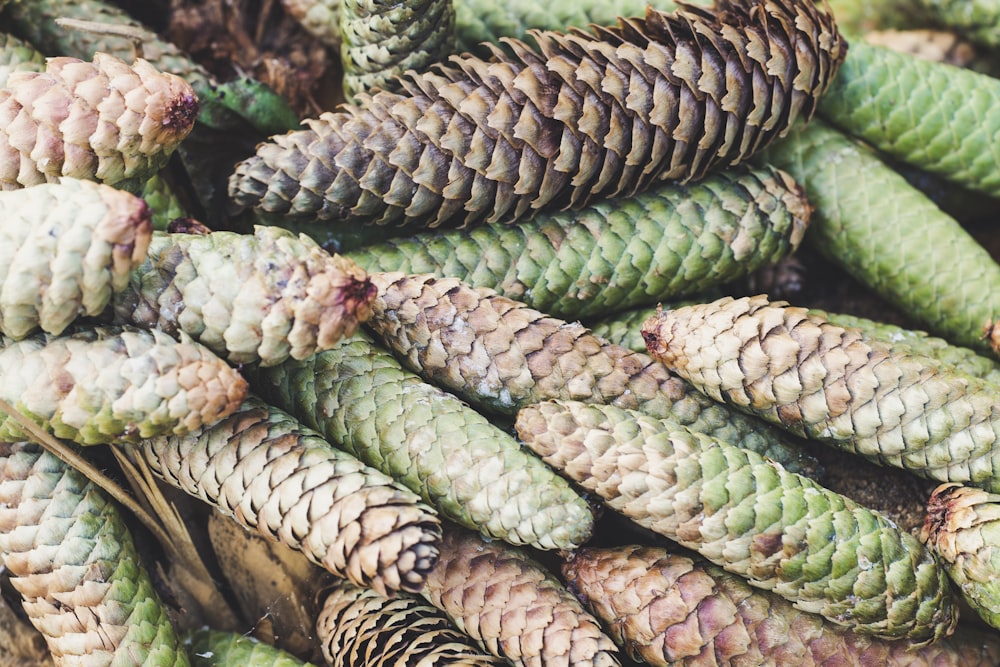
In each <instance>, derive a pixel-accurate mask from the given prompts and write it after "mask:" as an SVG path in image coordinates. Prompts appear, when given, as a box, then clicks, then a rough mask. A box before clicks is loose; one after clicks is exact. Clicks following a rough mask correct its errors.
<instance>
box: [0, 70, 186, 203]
mask: <svg viewBox="0 0 1000 667" xmlns="http://www.w3.org/2000/svg"><path fill="white" fill-rule="evenodd" d="M197 112H198V100H197V98H196V97H195V94H194V91H193V90H192V89H191V86H189V85H188V84H187V83H185V82H184V80H183V79H181V78H180V77H177V76H174V75H173V74H166V73H162V72H159V71H158V70H156V69H155V68H154V67H153V66H152V65H151V64H149V63H148V62H146V61H145V60H141V59H140V60H137V61H136V62H135V63H134V64H132V65H129V64H127V63H126V62H125V61H123V60H120V59H119V58H116V57H115V56H112V55H108V54H104V53H98V54H95V55H94V60H93V62H92V63H91V62H85V61H82V60H78V59H76V58H70V57H61V58H51V59H49V61H48V63H47V65H46V68H45V71H44V72H16V73H14V74H11V75H10V76H9V77H8V79H7V85H6V87H4V88H0V190H15V189H18V188H21V187H25V186H29V185H38V184H39V183H46V182H52V181H56V180H58V179H59V177H60V176H72V177H74V178H83V179H89V180H96V181H101V182H103V183H106V184H108V185H118V186H119V187H125V186H138V185H139V184H140V183H141V182H142V181H144V180H145V179H146V178H148V177H150V176H152V175H153V173H154V172H156V171H157V170H158V169H159V168H160V167H162V166H163V165H164V164H166V161H167V159H168V158H169V157H170V154H171V153H172V152H173V151H174V149H176V148H177V146H178V144H179V143H180V142H181V141H182V140H183V139H184V138H185V137H186V136H187V135H188V133H189V132H190V131H191V129H192V128H193V127H194V119H195V115H196V114H197Z"/></svg>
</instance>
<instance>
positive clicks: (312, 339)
mask: <svg viewBox="0 0 1000 667" xmlns="http://www.w3.org/2000/svg"><path fill="white" fill-rule="evenodd" d="M374 297H375V288H374V286H373V285H372V284H371V282H369V280H368V276H367V275H366V274H365V272H364V271H361V270H360V269H358V267H357V266H355V265H354V262H352V261H351V260H349V259H346V258H344V257H341V256H339V255H330V254H329V253H327V252H326V251H325V250H323V249H322V248H320V247H319V246H318V245H317V244H316V243H315V242H314V241H313V240H312V239H310V238H309V237H307V236H305V235H299V236H296V235H295V234H292V233H291V232H288V231H286V230H284V229H281V228H278V227H257V228H256V229H255V230H254V234H253V235H250V234H237V233H235V232H209V233H207V234H165V233H160V232H157V233H154V234H153V239H152V241H151V242H150V244H149V250H148V252H147V258H146V261H145V262H143V263H142V264H141V265H140V266H139V267H138V268H136V269H135V270H134V271H133V272H132V274H131V279H130V283H129V285H128V287H127V288H126V289H124V290H122V291H121V292H119V293H118V294H116V295H115V297H114V301H113V304H114V313H115V320H116V322H118V323H122V324H132V325H135V326H139V327H144V328H157V329H160V330H161V331H165V332H167V333H169V334H171V335H177V334H179V333H184V334H187V335H189V336H191V337H192V338H194V339H195V340H197V341H198V342H200V343H201V344H202V345H204V346H206V347H208V348H209V349H211V350H212V351H213V352H215V353H216V354H219V355H220V356H223V357H225V358H226V359H227V360H228V361H230V362H231V363H233V364H245V363H254V362H260V363H262V364H264V365H265V366H272V365H274V364H278V363H281V362H282V361H284V360H285V359H287V358H288V357H292V358H293V359H303V358H305V357H308V356H309V355H311V354H315V353H316V351H317V350H324V349H328V348H329V347H331V346H332V345H334V344H335V343H336V342H337V341H338V340H340V339H341V338H342V337H344V336H350V335H351V334H352V333H354V331H355V330H357V328H358V326H359V324H360V323H361V322H363V321H364V320H366V319H368V317H369V316H370V315H371V301H372V299H373V298H374Z"/></svg>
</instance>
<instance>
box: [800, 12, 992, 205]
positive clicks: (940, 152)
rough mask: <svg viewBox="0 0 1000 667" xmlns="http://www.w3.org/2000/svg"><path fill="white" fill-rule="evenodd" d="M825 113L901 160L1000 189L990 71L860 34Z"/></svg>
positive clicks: (965, 183) (988, 189) (971, 185)
mask: <svg viewBox="0 0 1000 667" xmlns="http://www.w3.org/2000/svg"><path fill="white" fill-rule="evenodd" d="M998 7H1000V5H998ZM998 34H1000V33H998ZM819 111H820V113H821V114H822V116H823V118H824V119H826V120H827V121H829V122H830V123H832V124H833V125H836V126H837V127H839V128H840V129H841V130H843V131H844V132H846V133H847V134H851V135H853V136H856V137H859V138H861V139H864V140H865V141H867V142H868V143H870V144H872V145H873V146H875V147H876V148H877V149H878V150H880V151H882V152H883V153H885V154H887V155H890V156H892V157H894V158H896V159H897V160H900V161H902V162H906V163H907V164H910V165H913V166H914V167H918V168H920V169H923V170H925V171H928V172H930V173H932V174H937V175H939V176H942V177H944V178H946V179H948V180H950V181H952V182H953V183H957V184H959V185H962V186H964V187H966V188H970V189H973V190H977V191H980V192H985V193H986V194H988V195H992V196H997V195H1000V150H997V149H994V148H993V138H994V137H995V136H996V135H997V133H1000V81H998V80H997V79H996V78H994V77H992V76H988V75H986V74H980V73H978V72H973V71H972V70H968V69H962V68H959V67H954V66H952V65H947V64H944V63H935V62H931V61H929V60H924V59H922V58H916V57H914V56H911V55H908V54H904V53H897V52H895V51H892V50H891V49H887V48H884V47H879V46H873V45H871V44H867V43H865V42H864V41H863V40H855V41H854V42H852V46H851V54H850V56H848V57H847V59H846V60H845V61H844V65H843V67H841V69H840V72H839V73H838V75H837V77H836V80H835V81H834V82H833V83H832V84H831V86H830V89H829V90H828V91H827V94H826V95H825V96H824V98H823V100H822V102H821V103H820V106H819Z"/></svg>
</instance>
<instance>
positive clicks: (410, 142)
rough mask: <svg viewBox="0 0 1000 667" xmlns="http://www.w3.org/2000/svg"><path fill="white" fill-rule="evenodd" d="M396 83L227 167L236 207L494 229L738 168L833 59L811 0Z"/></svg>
mask: <svg viewBox="0 0 1000 667" xmlns="http://www.w3.org/2000/svg"><path fill="white" fill-rule="evenodd" d="M533 37H534V39H535V40H536V41H537V43H538V44H539V50H538V51H533V50H532V49H531V48H530V47H529V46H528V45H527V44H525V43H524V42H521V41H518V40H513V39H511V40H506V46H507V50H505V51H504V50H501V49H500V48H494V56H493V58H492V59H491V60H489V61H485V60H481V59H479V58H475V57H473V56H469V55H465V56H456V57H453V58H451V61H450V65H448V66H443V67H440V68H436V69H433V70H430V71H427V72H423V73H409V74H408V75H407V78H405V79H403V80H401V81H400V84H401V85H402V86H403V88H404V92H403V93H401V94H395V93H388V92H378V93H376V94H375V95H373V96H371V97H367V96H361V97H359V100H360V101H361V102H362V105H359V106H346V107H344V108H343V109H342V110H341V111H338V112H336V113H326V114H323V115H321V116H320V118H319V119H318V120H313V121H309V122H308V125H309V128H310V129H308V130H303V131H298V132H291V133H289V134H286V135H283V136H278V137H274V138H273V140H272V141H271V142H269V143H264V144H262V145H261V146H259V147H258V151H257V155H255V156H253V157H251V158H249V159H247V160H245V161H243V162H242V163H240V164H239V165H237V168H236V172H235V173H234V174H233V175H232V176H231V177H230V182H229V191H230V195H231V196H232V198H233V199H234V201H235V204H236V205H237V206H238V207H256V208H258V209H262V210H264V211H268V212H273V213H280V214H285V215H293V216H302V217H306V216H308V217H318V218H321V219H326V220H352V221H355V222H365V223H376V224H390V223H406V222H422V223H428V224H430V225H437V224H441V223H445V222H447V223H462V222H464V223H465V224H471V223H476V222H481V221H484V220H485V221H488V222H498V221H504V222H509V221H512V220H516V219H517V218H520V217H522V216H525V215H527V214H528V213H529V212H530V211H532V210H534V209H540V208H550V207H561V208H580V207H582V206H584V205H586V204H587V203H588V202H589V201H591V200H592V199H595V198H599V197H600V198H603V197H610V196H618V195H629V194H633V193H635V192H638V191H640V190H642V189H643V188H644V187H646V186H647V185H649V184H650V183H653V182H656V181H660V180H672V179H681V180H689V179H693V178H699V177H701V176H703V175H704V174H705V173H706V172H707V171H709V170H710V169H713V168H716V167H723V166H728V165H731V164H735V163H737V162H740V161H741V160H743V159H745V158H747V157H748V156H749V155H750V154H752V153H753V152H754V151H756V150H757V149H759V148H762V147H764V146H765V145H767V144H768V143H769V142H770V141H771V140H772V139H774V138H775V137H778V136H780V135H781V134H782V133H784V132H785V130H786V129H787V128H788V127H789V126H790V125H791V124H792V123H793V122H794V121H795V120H796V119H797V118H798V117H799V116H804V117H809V116H811V115H812V113H813V110H814V108H815V105H816V100H817V99H818V97H819V96H820V95H821V94H822V93H823V92H824V91H825V89H826V87H827V85H828V84H829V82H830V80H831V79H832V78H833V76H834V74H835V73H836V71H837V69H838V67H839V65H840V62H841V61H842V60H843V58H844V56H845V55H846V51H847V44H846V42H845V41H844V40H843V38H842V37H841V36H840V34H839V33H838V32H837V28H836V25H835V23H834V21H833V17H832V16H831V15H830V14H828V13H826V11H825V10H824V9H822V8H821V7H820V6H819V5H817V4H815V3H813V2H812V0H804V1H799V0H755V1H749V0H746V1H740V2H734V1H732V0H719V2H718V4H717V7H716V8H715V10H706V9H701V8H697V7H691V6H683V7H682V8H681V9H680V10H678V11H677V12H675V13H673V14H665V13H662V12H658V11H656V10H653V9H649V10H648V11H647V14H646V17H645V18H644V19H641V18H632V19H619V23H618V25H617V26H612V27H607V28H596V29H595V31H594V32H593V33H586V32H583V31H579V30H572V31H571V32H569V33H566V34H562V33H557V32H548V31H537V32H534V33H533Z"/></svg>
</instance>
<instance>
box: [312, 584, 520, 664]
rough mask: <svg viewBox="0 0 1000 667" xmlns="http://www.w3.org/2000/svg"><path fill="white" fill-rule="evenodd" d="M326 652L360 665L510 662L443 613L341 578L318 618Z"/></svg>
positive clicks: (332, 657) (339, 660) (330, 658)
mask: <svg viewBox="0 0 1000 667" xmlns="http://www.w3.org/2000/svg"><path fill="white" fill-rule="evenodd" d="M316 634H317V635H318V636H319V640H320V642H321V643H322V644H323V657H325V658H326V660H327V662H328V663H330V664H331V665H355V666H357V667H362V666H363V667H397V666H402V665H419V666H420V667H448V666H449V665H455V666H456V667H457V666H458V665H462V667H488V666H490V665H505V664H507V663H506V662H504V661H502V660H499V659H498V658H496V657H493V656H490V655H487V654H486V653H484V652H483V650H482V649H480V648H478V647H477V646H476V645H475V643H474V642H473V641H472V639H471V638H470V637H469V636H468V635H464V634H462V633H461V632H459V631H458V630H456V629H455V627H454V626H453V625H452V624H451V621H449V620H448V617H447V616H445V615H444V613H443V612H442V611H441V610H439V609H436V608H435V607H432V606H431V605H429V604H427V603H426V602H423V601H421V600H419V599H418V598H414V597H410V596H406V595H400V596H396V597H393V598H385V597H383V596H381V595H379V594H378V593H376V592H375V591H373V590H371V589H368V588H359V587H357V586H352V585H351V584H349V583H346V582H338V583H337V584H335V585H334V587H333V588H332V589H331V590H330V591H329V592H328V593H327V594H326V598H325V601H324V602H323V610H322V611H321V612H320V615H319V618H318V619H317V620H316Z"/></svg>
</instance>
